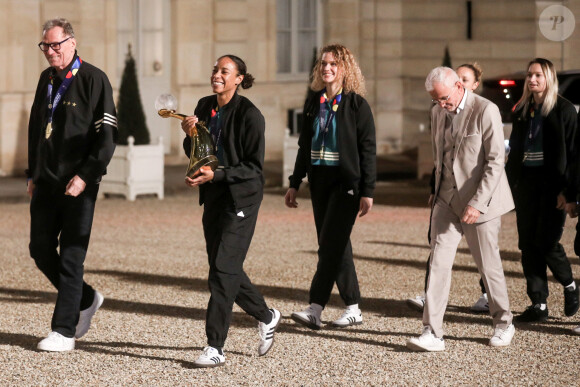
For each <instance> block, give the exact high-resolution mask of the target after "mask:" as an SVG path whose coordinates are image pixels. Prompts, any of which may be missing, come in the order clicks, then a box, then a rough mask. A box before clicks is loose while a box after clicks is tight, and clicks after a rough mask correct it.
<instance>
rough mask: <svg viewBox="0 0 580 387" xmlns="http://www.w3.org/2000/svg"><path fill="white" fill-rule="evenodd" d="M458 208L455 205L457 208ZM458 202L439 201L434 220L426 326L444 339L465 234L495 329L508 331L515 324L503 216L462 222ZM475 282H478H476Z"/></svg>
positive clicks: (425, 311) (426, 296) (424, 320)
mask: <svg viewBox="0 0 580 387" xmlns="http://www.w3.org/2000/svg"><path fill="white" fill-rule="evenodd" d="M454 205H455V206H454ZM454 207H457V203H456V201H455V200H453V199H452V200H451V205H448V204H446V203H445V202H443V201H442V200H437V201H436V202H435V206H434V208H433V217H432V219H431V259H430V262H429V265H430V271H429V278H428V280H427V292H426V295H425V307H424V309H423V325H424V326H429V327H431V330H432V332H433V333H434V334H435V336H437V337H443V335H444V333H445V332H444V330H443V315H444V314H445V309H446V307H447V301H448V300H449V288H450V287H451V269H452V267H453V261H454V260H455V254H456V252H457V246H458V245H459V242H460V240H461V236H462V235H465V239H466V241H467V245H468V246H469V250H470V251H471V254H472V256H473V259H474V261H475V264H476V265H477V269H478V270H479V274H480V275H481V277H482V279H483V283H484V285H485V289H486V290H487V296H488V300H489V311H490V314H491V317H492V318H493V326H494V327H497V328H502V329H505V328H507V327H508V326H509V325H510V324H511V323H512V318H513V316H512V313H511V312H510V305H509V299H508V292H507V286H506V282H505V277H504V273H503V267H502V263H501V258H500V255H499V246H498V235H499V230H500V227H501V217H499V216H498V217H497V218H495V219H492V220H490V221H487V222H484V223H475V224H465V223H461V218H460V216H461V214H462V212H463V209H461V210H460V211H459V209H458V208H454ZM474 283H475V279H474Z"/></svg>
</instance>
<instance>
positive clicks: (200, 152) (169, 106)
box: [155, 94, 218, 178]
mask: <svg viewBox="0 0 580 387" xmlns="http://www.w3.org/2000/svg"><path fill="white" fill-rule="evenodd" d="M155 109H156V110H157V113H158V114H159V115H160V116H161V117H163V118H169V117H174V118H177V119H179V120H181V121H183V120H184V119H185V117H187V116H186V115H185V114H181V113H176V110H177V100H176V99H175V97H174V96H172V95H171V94H161V95H160V96H159V97H157V100H156V101H155ZM217 166H218V158H217V157H216V156H215V144H214V142H213V139H212V137H211V134H210V133H209V131H208V130H207V128H206V127H205V123H204V122H203V121H199V122H198V123H197V124H195V130H194V132H193V133H192V136H191V153H190V155H189V165H188V167H187V171H186V173H185V175H186V176H187V177H190V178H193V177H195V176H196V175H198V174H199V173H200V169H201V168H202V167H209V168H211V169H212V170H215V169H216V168H217Z"/></svg>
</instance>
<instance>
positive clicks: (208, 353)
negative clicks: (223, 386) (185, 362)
mask: <svg viewBox="0 0 580 387" xmlns="http://www.w3.org/2000/svg"><path fill="white" fill-rule="evenodd" d="M225 363H226V356H225V355H224V354H223V353H222V354H221V355H220V353H219V351H218V350H217V349H215V348H214V347H205V348H204V349H203V352H202V353H201V355H199V357H198V358H197V360H196V361H194V362H193V365H195V367H197V368H209V367H219V366H223V365H224V364H225Z"/></svg>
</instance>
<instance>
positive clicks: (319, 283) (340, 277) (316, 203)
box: [309, 167, 360, 307]
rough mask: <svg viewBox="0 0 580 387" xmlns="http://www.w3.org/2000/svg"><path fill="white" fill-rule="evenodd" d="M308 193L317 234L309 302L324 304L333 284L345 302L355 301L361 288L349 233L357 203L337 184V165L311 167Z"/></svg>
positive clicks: (356, 301) (338, 180)
mask: <svg viewBox="0 0 580 387" xmlns="http://www.w3.org/2000/svg"><path fill="white" fill-rule="evenodd" d="M310 193H311V198H312V209H313V211H314V222H315V224H316V234H317V236H318V265H317V268H316V273H315V274H314V278H313V279H312V284H311V286H310V301H309V302H310V303H315V304H319V305H322V307H324V306H325V305H326V304H327V303H328V300H329V298H330V293H331V292H332V288H333V286H334V283H335V282H336V286H337V287H338V291H339V293H340V297H341V298H342V300H343V301H344V303H345V304H346V305H354V304H358V303H359V301H360V290H359V286H358V278H357V276H356V270H355V267H354V261H353V257H352V245H351V243H350V233H351V231H352V227H353V225H354V222H355V220H356V215H357V213H358V210H359V206H360V204H359V203H360V198H359V197H358V196H355V195H351V194H349V193H348V192H347V190H346V189H344V188H343V187H342V185H341V183H340V176H339V168H338V167H313V171H312V174H311V176H310Z"/></svg>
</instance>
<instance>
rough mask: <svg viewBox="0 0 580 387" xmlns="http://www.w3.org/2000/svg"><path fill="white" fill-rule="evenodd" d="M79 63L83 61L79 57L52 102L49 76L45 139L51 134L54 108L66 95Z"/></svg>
mask: <svg viewBox="0 0 580 387" xmlns="http://www.w3.org/2000/svg"><path fill="white" fill-rule="evenodd" d="M81 63H83V61H82V60H81V58H80V57H78V56H77V58H76V60H75V61H74V63H73V65H72V67H71V69H70V70H69V71H68V73H67V74H66V76H65V77H64V80H63V81H62V83H61V84H60V86H59V88H58V90H57V91H56V95H55V96H54V101H53V99H52V92H53V82H54V77H53V76H52V75H51V76H50V82H49V83H48V90H47V96H46V100H47V104H48V113H47V114H48V124H47V125H46V133H45V137H46V138H47V139H48V138H49V137H50V135H51V134H52V117H53V116H54V112H55V110H56V108H57V107H58V104H59V103H60V101H61V99H62V97H63V95H64V94H65V93H66V91H67V89H68V88H69V86H70V85H71V83H72V81H73V79H74V77H75V75H77V72H78V70H79V67H81Z"/></svg>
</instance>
